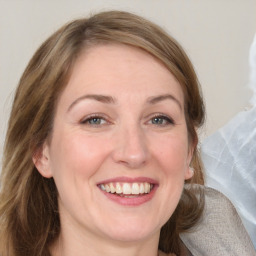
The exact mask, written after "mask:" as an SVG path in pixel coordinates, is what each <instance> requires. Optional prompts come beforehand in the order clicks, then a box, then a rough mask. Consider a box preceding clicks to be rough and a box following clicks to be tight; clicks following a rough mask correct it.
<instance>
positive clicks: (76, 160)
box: [51, 133, 108, 176]
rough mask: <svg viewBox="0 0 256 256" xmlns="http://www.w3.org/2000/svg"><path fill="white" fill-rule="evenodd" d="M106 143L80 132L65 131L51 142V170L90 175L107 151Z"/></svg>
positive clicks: (98, 165)
mask: <svg viewBox="0 0 256 256" xmlns="http://www.w3.org/2000/svg"><path fill="white" fill-rule="evenodd" d="M107 145H108V143H106V142H104V143H102V140H100V139H96V138H94V137H88V136H83V135H82V134H80V133H70V134H68V133H66V134H65V136H58V138H56V140H55V141H54V142H53V147H52V152H53V157H51V159H52V160H53V161H52V166H53V172H59V171H61V172H62V175H63V173H64V172H65V173H66V174H67V173H69V174H70V175H73V176H74V175H77V174H79V175H84V176H90V175H92V174H93V173H94V172H95V171H96V170H97V169H98V168H99V167H100V165H101V164H102V162H103V161H104V159H105V157H106V156H107V153H108V146H107Z"/></svg>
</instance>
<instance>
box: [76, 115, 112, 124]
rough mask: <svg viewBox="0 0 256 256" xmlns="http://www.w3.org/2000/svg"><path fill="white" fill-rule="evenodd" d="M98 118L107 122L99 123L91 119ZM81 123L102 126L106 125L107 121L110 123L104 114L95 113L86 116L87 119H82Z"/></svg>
mask: <svg viewBox="0 0 256 256" xmlns="http://www.w3.org/2000/svg"><path fill="white" fill-rule="evenodd" d="M94 119H95V120H96V119H98V120H101V121H102V120H103V121H104V122H105V123H104V124H99V123H94V124H93V123H90V121H92V120H94ZM80 123H81V124H84V125H91V126H100V125H105V124H107V123H109V122H108V121H107V120H106V118H105V117H103V116H101V115H98V114H94V115H90V116H88V117H86V118H85V119H82V120H81V121H80Z"/></svg>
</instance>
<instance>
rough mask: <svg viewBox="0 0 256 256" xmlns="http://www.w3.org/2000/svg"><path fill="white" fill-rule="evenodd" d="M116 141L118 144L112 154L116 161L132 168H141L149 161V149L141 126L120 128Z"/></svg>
mask: <svg viewBox="0 0 256 256" xmlns="http://www.w3.org/2000/svg"><path fill="white" fill-rule="evenodd" d="M114 141H115V142H116V143H115V144H116V145H115V147H114V150H113V155H112V156H113V159H114V161H115V162H117V163H120V164H123V165H125V166H126V167H128V168H131V169H137V168H140V167H142V166H143V165H145V164H146V163H147V161H148V159H149V150H148V147H147V141H146V138H145V135H144V133H143V130H142V129H141V128H139V127H136V128H135V127H128V128H124V129H121V128H120V131H119V132H118V134H116V137H115V140H114Z"/></svg>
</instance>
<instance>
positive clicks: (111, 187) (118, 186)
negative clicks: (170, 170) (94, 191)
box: [99, 182, 154, 195]
mask: <svg viewBox="0 0 256 256" xmlns="http://www.w3.org/2000/svg"><path fill="white" fill-rule="evenodd" d="M153 187H154V185H153V184H150V183H148V182H142V183H137V182H134V183H121V182H116V183H112V182H110V183H107V184H100V186H99V188H100V189H101V190H103V191H106V192H108V193H112V194H114V193H116V194H119V195H120V194H121V195H122V194H123V195H139V194H148V193H149V192H150V191H151V190H152V189H153Z"/></svg>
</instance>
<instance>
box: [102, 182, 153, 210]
mask: <svg viewBox="0 0 256 256" xmlns="http://www.w3.org/2000/svg"><path fill="white" fill-rule="evenodd" d="M156 190H157V185H154V187H153V189H152V190H151V191H150V192H149V193H148V194H142V195H138V196H136V197H131V198H129V197H122V196H118V195H117V194H111V193H108V192H106V191H103V190H101V189H100V191H101V192H102V193H103V194H104V195H105V196H106V197H107V198H109V199H110V200H111V201H114V202H115V203H118V204H120V205H125V206H139V205H142V204H144V203H146V202H148V201H150V200H151V199H152V198H153V196H154V194H155V192H156Z"/></svg>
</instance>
